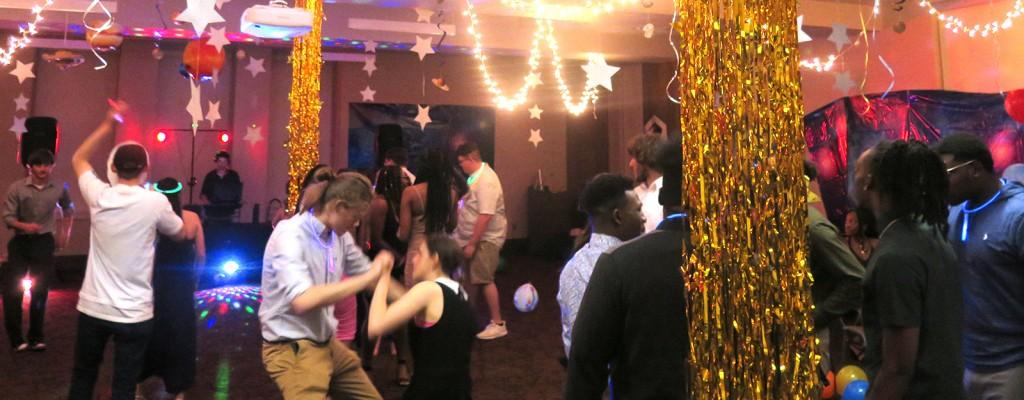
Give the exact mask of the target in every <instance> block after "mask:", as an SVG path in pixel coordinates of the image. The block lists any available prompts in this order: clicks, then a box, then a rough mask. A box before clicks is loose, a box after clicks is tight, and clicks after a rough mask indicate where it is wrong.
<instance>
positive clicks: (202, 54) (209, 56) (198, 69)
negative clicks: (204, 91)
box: [181, 38, 224, 80]
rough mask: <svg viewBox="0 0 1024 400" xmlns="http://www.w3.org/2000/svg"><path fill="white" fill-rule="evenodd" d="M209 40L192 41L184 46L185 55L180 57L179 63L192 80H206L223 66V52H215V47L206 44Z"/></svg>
mask: <svg viewBox="0 0 1024 400" xmlns="http://www.w3.org/2000/svg"><path fill="white" fill-rule="evenodd" d="M208 40H209V38H202V39H200V40H193V41H191V42H189V44H188V46H185V53H183V54H182V55H181V63H182V65H184V66H185V71H187V72H188V73H189V75H191V76H192V79H194V80H201V79H207V78H210V77H212V76H213V71H216V70H219V69H221V67H223V66H224V51H223V50H221V51H217V48H216V47H213V46H210V45H209V44H207V43H206V42H207V41H208Z"/></svg>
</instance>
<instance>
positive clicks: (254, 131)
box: [242, 124, 263, 146]
mask: <svg viewBox="0 0 1024 400" xmlns="http://www.w3.org/2000/svg"><path fill="white" fill-rule="evenodd" d="M245 130H246V133H245V137H244V138H242V140H244V141H247V142H249V145H250V146H253V145H255V144H256V143H257V142H259V141H260V140H263V135H262V134H261V133H260V127H259V126H257V125H256V124H252V125H249V127H248V128H245Z"/></svg>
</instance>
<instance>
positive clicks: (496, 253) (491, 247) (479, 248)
mask: <svg viewBox="0 0 1024 400" xmlns="http://www.w3.org/2000/svg"><path fill="white" fill-rule="evenodd" d="M500 253H501V247H498V245H496V244H494V243H491V242H483V241H481V242H480V243H477V245H476V254H474V255H473V259H472V260H468V261H469V278H470V279H469V282H470V283H472V284H474V285H486V284H488V283H493V282H494V273H495V272H496V271H498V262H499V261H500V260H501V255H500Z"/></svg>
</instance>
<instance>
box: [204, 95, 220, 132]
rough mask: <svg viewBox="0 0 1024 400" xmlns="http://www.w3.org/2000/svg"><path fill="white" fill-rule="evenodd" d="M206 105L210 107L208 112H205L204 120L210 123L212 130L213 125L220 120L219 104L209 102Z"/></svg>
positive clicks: (217, 102)
mask: <svg viewBox="0 0 1024 400" xmlns="http://www.w3.org/2000/svg"><path fill="white" fill-rule="evenodd" d="M207 104H209V105H210V107H209V108H208V109H207V110H208V111H206V120H207V121H210V128H213V124H215V123H216V122H217V120H219V119H220V102H219V101H210V102H207Z"/></svg>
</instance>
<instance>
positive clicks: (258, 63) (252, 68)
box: [245, 57, 267, 78]
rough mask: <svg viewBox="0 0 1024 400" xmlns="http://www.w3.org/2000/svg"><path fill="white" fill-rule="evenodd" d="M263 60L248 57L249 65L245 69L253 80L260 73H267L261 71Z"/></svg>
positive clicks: (263, 70)
mask: <svg viewBox="0 0 1024 400" xmlns="http://www.w3.org/2000/svg"><path fill="white" fill-rule="evenodd" d="M263 60H264V59H262V58H256V57H249V65H247V66H246V67H245V69H246V70H248V71H249V73H250V74H252V77H253V78H255V77H256V75H258V74H259V73H260V72H267V70H265V69H263Z"/></svg>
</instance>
